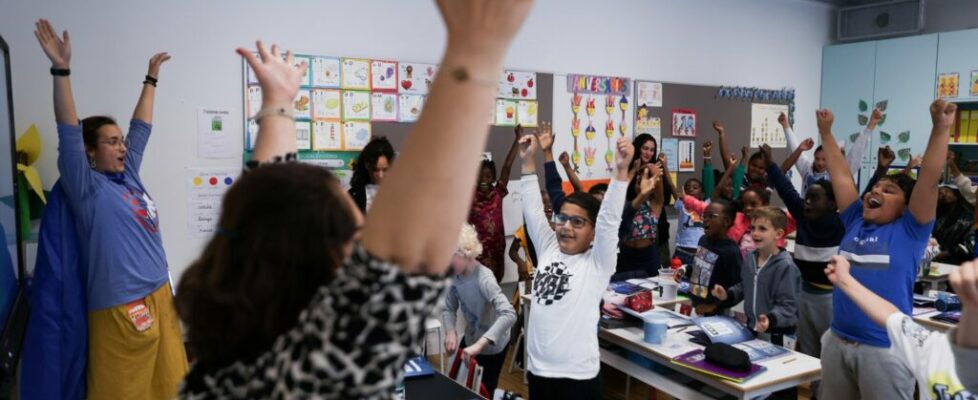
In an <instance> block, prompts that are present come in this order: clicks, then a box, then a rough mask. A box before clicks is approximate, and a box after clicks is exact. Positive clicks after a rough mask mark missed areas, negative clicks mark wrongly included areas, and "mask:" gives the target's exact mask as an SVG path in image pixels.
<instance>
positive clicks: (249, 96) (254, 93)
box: [245, 85, 261, 118]
mask: <svg viewBox="0 0 978 400" xmlns="http://www.w3.org/2000/svg"><path fill="white" fill-rule="evenodd" d="M245 99H246V103H245V105H246V106H247V108H248V109H247V110H245V115H247V116H248V118H254V117H255V114H257V113H258V111H260V110H261V86H257V85H253V86H248V88H247V89H246V93H245Z"/></svg>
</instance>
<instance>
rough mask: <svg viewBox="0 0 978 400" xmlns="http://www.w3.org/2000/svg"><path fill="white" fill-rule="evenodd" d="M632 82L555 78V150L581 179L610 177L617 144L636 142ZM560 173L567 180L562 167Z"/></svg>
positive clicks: (619, 79) (609, 79)
mask: <svg viewBox="0 0 978 400" xmlns="http://www.w3.org/2000/svg"><path fill="white" fill-rule="evenodd" d="M630 82H631V81H630V80H628V79H624V78H615V77H599V76H585V75H573V76H570V77H568V76H559V75H555V76H554V87H553V104H554V109H553V131H554V147H553V149H554V150H553V151H554V154H560V153H561V152H564V151H566V152H567V153H568V155H570V158H571V164H572V165H573V166H574V168H575V171H576V172H577V173H578V175H579V176H580V177H581V179H607V178H610V177H611V173H612V170H613V169H614V165H615V151H614V148H615V143H616V141H617V140H618V138H619V137H622V136H624V137H626V138H628V140H629V141H630V140H631V139H632V132H633V131H632V122H633V121H634V114H635V113H634V107H632V104H633V101H632V99H631V93H630V84H631V83H630ZM582 88H583V89H582ZM592 88H593V89H595V90H591V89H592ZM575 90H576V91H577V93H575V92H573V91H575ZM617 91H620V92H621V93H619V92H617ZM497 112H498V110H497ZM497 119H498V118H497ZM558 172H560V174H561V176H562V177H563V179H565V180H566V179H567V177H566V176H564V172H563V170H562V169H561V168H558Z"/></svg>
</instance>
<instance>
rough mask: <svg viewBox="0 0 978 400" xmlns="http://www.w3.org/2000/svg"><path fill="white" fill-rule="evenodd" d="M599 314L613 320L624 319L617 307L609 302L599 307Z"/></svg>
mask: <svg viewBox="0 0 978 400" xmlns="http://www.w3.org/2000/svg"><path fill="white" fill-rule="evenodd" d="M601 312H603V313H604V315H607V316H609V317H611V318H614V319H622V318H625V314H624V313H623V312H621V310H619V309H618V306H616V305H615V304H613V303H611V302H607V301H606V302H604V304H602V305H601Z"/></svg>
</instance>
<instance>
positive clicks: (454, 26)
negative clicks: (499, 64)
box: [436, 0, 533, 60]
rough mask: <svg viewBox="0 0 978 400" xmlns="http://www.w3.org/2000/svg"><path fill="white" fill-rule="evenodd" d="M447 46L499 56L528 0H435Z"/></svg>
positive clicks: (529, 1)
mask: <svg viewBox="0 0 978 400" xmlns="http://www.w3.org/2000/svg"><path fill="white" fill-rule="evenodd" d="M436 3H437V4H438V10H439V11H440V12H441V16H442V19H443V20H444V21H445V27H446V28H447V30H448V46H449V47H455V48H458V49H464V50H465V51H470V52H476V53H488V54H490V55H492V56H496V57H499V58H500V60H501V59H502V58H501V57H502V54H503V53H505V52H506V48H507V47H508V46H509V42H510V41H512V40H513V36H515V35H516V31H517V30H519V28H520V26H522V25H523V20H524V19H526V15H527V13H528V12H529V11H530V6H531V5H533V1H532V0H466V1H457V0H437V1H436Z"/></svg>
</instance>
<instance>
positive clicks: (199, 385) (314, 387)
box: [180, 245, 446, 399]
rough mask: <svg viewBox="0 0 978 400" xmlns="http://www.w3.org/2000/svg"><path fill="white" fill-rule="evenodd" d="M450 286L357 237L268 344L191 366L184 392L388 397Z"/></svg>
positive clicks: (194, 395)
mask: <svg viewBox="0 0 978 400" xmlns="http://www.w3.org/2000/svg"><path fill="white" fill-rule="evenodd" d="M445 286H446V281H445V280H444V279H438V278H431V277H427V276H408V275H406V274H405V273H403V272H402V271H401V270H400V268H398V267H397V266H396V265H393V264H390V263H388V262H385V261H382V260H379V259H377V258H375V257H373V256H372V255H370V254H368V253H367V252H366V250H364V249H363V248H362V247H360V246H359V245H358V246H356V249H355V250H354V252H353V255H352V256H351V257H350V259H349V260H348V261H347V262H346V263H345V264H344V265H343V266H342V267H341V268H340V270H339V271H338V272H337V275H336V277H335V278H334V279H333V280H332V281H331V282H330V283H329V284H327V285H326V286H323V287H322V288H320V289H319V292H318V293H317V294H316V296H314V297H313V300H312V302H311V304H310V305H309V307H308V308H307V309H306V310H304V311H303V312H302V313H301V314H300V315H299V320H298V323H297V324H296V326H295V327H294V328H292V330H290V331H288V332H286V333H284V334H282V335H281V336H279V337H278V339H276V340H275V343H274V345H273V346H272V348H271V349H270V350H269V351H268V352H266V353H264V354H262V355H261V356H259V357H258V358H257V359H255V361H254V362H252V363H249V364H244V363H241V362H237V363H235V364H232V365H230V366H227V367H225V368H223V369H220V370H218V371H214V372H211V373H206V374H205V373H204V372H202V371H200V370H199V369H200V368H199V366H197V365H194V366H192V367H191V370H190V373H189V374H188V375H187V378H186V379H185V381H184V383H183V386H182V387H181V388H180V398H184V399H211V398H235V399H271V398H274V399H279V398H320V399H386V398H390V397H391V395H392V393H393V390H394V385H395V383H396V381H397V379H398V378H399V377H400V376H401V375H402V374H403V366H404V363H405V361H406V360H407V358H408V355H409V354H411V353H412V352H416V351H417V350H418V349H419V347H418V346H419V344H420V341H421V340H422V339H423V338H424V320H425V318H427V316H428V315H429V314H430V313H431V311H432V309H433V307H434V305H435V304H436V302H437V301H439V300H440V299H441V297H442V295H443V294H444V288H445Z"/></svg>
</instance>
